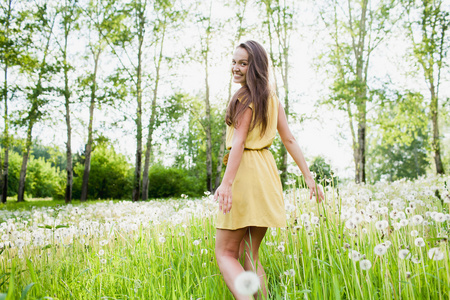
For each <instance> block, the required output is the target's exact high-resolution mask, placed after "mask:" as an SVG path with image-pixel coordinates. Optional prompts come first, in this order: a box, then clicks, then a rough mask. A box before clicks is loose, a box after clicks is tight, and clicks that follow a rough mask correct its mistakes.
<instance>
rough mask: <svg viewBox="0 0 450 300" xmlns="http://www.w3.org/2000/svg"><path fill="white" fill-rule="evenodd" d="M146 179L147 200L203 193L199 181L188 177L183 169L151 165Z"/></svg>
mask: <svg viewBox="0 0 450 300" xmlns="http://www.w3.org/2000/svg"><path fill="white" fill-rule="evenodd" d="M148 177H149V189H148V196H149V198H164V197H179V196H180V195H181V194H187V195H190V196H199V195H201V194H202V193H203V185H202V184H199V179H198V178H195V177H192V176H189V174H188V172H187V171H186V170H183V169H178V168H173V167H167V168H166V167H164V166H162V165H159V164H158V165H153V166H152V167H151V168H150V170H149V176H148ZM201 182H202V183H203V180H202V181H201Z"/></svg>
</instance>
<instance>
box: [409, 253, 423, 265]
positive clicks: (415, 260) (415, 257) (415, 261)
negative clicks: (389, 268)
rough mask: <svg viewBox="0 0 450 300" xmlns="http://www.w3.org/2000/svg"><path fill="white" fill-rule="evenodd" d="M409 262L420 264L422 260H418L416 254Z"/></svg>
mask: <svg viewBox="0 0 450 300" xmlns="http://www.w3.org/2000/svg"><path fill="white" fill-rule="evenodd" d="M411 261H412V262H413V263H415V264H420V263H421V262H422V260H421V259H420V258H419V256H418V255H417V254H416V255H414V256H413V257H411Z"/></svg>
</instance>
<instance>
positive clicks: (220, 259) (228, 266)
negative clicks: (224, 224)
mask: <svg viewBox="0 0 450 300" xmlns="http://www.w3.org/2000/svg"><path fill="white" fill-rule="evenodd" d="M246 232H247V228H241V229H237V230H227V229H217V232H216V260H217V264H218V265H219V269H220V272H221V273H222V275H223V279H224V280H225V283H226V284H227V286H228V288H229V289H230V291H231V293H232V294H233V296H234V297H235V298H236V299H238V300H240V299H246V300H248V299H251V297H248V296H244V295H240V294H238V292H237V291H236V289H235V287H234V280H235V279H236V277H237V276H238V275H239V274H241V273H242V272H244V268H243V267H242V266H241V264H240V263H239V261H238V259H239V246H240V244H241V241H242V239H243V238H244V236H245V233H246Z"/></svg>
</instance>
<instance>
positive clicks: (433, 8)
mask: <svg viewBox="0 0 450 300" xmlns="http://www.w3.org/2000/svg"><path fill="white" fill-rule="evenodd" d="M443 2H444V1H439V0H433V1H431V0H422V1H409V3H407V8H408V21H407V23H406V28H407V32H408V35H409V38H410V40H411V43H412V48H413V49H412V50H413V57H414V59H415V61H416V62H417V64H418V65H419V66H420V67H421V68H422V70H423V75H424V79H425V82H426V84H427V87H428V90H429V92H430V104H429V109H430V119H431V124H432V130H433V136H432V142H431V147H432V151H433V157H434V164H435V167H436V173H437V174H444V173H445V168H444V165H443V163H442V157H441V136H440V133H439V132H440V130H439V122H438V121H439V88H440V85H441V80H442V71H443V68H444V66H445V58H446V57H447V54H448V49H449V47H450V38H449V36H448V33H449V26H450V11H446V10H445V6H444V3H443ZM447 8H448V6H447Z"/></svg>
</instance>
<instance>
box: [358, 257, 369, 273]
mask: <svg viewBox="0 0 450 300" xmlns="http://www.w3.org/2000/svg"><path fill="white" fill-rule="evenodd" d="M359 266H360V268H361V270H369V269H370V268H372V263H371V262H370V260H368V259H363V260H361V261H360V262H359Z"/></svg>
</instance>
